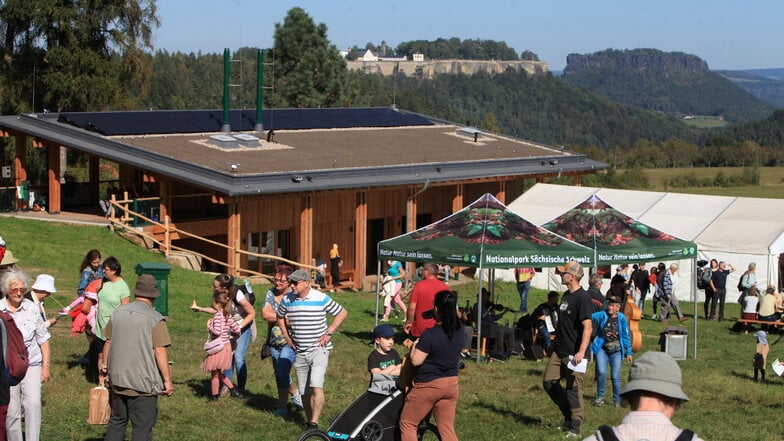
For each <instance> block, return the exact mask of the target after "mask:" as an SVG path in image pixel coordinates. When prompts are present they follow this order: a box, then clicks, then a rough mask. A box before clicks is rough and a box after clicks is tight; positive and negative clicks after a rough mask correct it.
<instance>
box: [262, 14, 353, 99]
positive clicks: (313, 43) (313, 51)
mask: <svg viewBox="0 0 784 441" xmlns="http://www.w3.org/2000/svg"><path fill="white" fill-rule="evenodd" d="M273 52H274V57H273V59H274V65H275V75H274V77H275V83H274V93H273V95H272V96H271V97H270V98H269V100H268V101H269V102H270V103H271V104H272V105H274V106H276V107H335V106H342V105H344V104H346V101H347V97H348V92H349V87H348V84H347V78H348V74H347V70H346V62H345V60H343V58H342V57H341V56H340V53H339V52H338V50H337V48H336V47H335V46H334V45H332V44H330V43H329V40H328V39H327V26H326V25H325V24H323V23H321V24H319V25H316V24H315V23H314V22H313V19H312V18H311V17H310V16H309V15H308V14H307V13H306V12H305V11H304V10H303V9H302V8H297V7H295V8H292V9H291V10H289V12H288V14H287V15H286V17H285V19H284V20H283V24H280V23H276V24H275V47H274V48H273Z"/></svg>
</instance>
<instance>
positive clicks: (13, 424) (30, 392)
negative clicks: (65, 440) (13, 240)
mask: <svg viewBox="0 0 784 441" xmlns="http://www.w3.org/2000/svg"><path fill="white" fill-rule="evenodd" d="M29 280H30V279H29V278H28V277H27V274H25V272H24V271H22V270H11V271H7V272H5V273H4V274H3V276H2V278H0V291H2V293H3V296H4V297H3V298H2V299H0V311H5V312H8V313H9V314H11V316H12V317H13V318H14V323H15V324H16V326H17V327H18V328H19V330H20V331H21V332H22V336H23V337H24V340H25V346H26V347H27V353H28V363H29V366H28V368H27V375H25V377H24V379H22V381H21V382H20V383H19V384H17V385H16V386H11V390H10V392H11V396H10V401H9V403H8V416H7V417H6V420H5V422H6V436H7V437H8V440H9V441H17V440H18V441H21V440H22V439H23V435H22V432H23V431H22V411H23V409H24V439H25V440H27V441H38V439H39V436H40V432H41V384H42V383H45V382H47V381H49V378H50V376H51V374H50V373H49V363H50V360H51V359H50V352H49V339H50V338H51V335H50V334H49V330H48V329H47V328H46V325H45V324H44V320H43V319H42V318H41V316H40V314H39V313H38V309H37V308H36V306H35V304H34V303H33V302H31V301H30V300H28V299H25V298H24V295H25V293H26V292H27V286H28V285H27V284H28V283H29Z"/></svg>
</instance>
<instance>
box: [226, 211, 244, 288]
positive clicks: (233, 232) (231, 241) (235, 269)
mask: <svg viewBox="0 0 784 441" xmlns="http://www.w3.org/2000/svg"><path fill="white" fill-rule="evenodd" d="M227 202H228V204H229V222H228V237H227V239H228V241H227V242H228V243H227V245H228V246H229V248H228V256H227V259H226V261H227V263H228V266H229V268H227V273H228V274H230V275H232V276H237V275H239V269H240V263H241V262H240V253H239V250H240V238H241V237H242V234H241V228H242V215H241V214H240V211H241V203H240V201H239V200H238V199H236V198H231V200H230V201H227Z"/></svg>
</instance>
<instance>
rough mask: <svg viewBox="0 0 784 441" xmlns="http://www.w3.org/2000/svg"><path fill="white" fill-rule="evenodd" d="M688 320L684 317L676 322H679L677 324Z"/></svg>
mask: <svg viewBox="0 0 784 441" xmlns="http://www.w3.org/2000/svg"><path fill="white" fill-rule="evenodd" d="M688 319H689V318H688V317H686V316H683V317H681V318H679V319H678V321H679V322H685V321H686V320H688Z"/></svg>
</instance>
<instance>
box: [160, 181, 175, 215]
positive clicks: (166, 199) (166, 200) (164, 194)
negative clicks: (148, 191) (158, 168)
mask: <svg viewBox="0 0 784 441" xmlns="http://www.w3.org/2000/svg"><path fill="white" fill-rule="evenodd" d="M158 197H160V198H161V202H160V205H159V206H158V210H159V214H158V217H159V219H165V218H166V216H168V215H169V207H171V202H172V199H171V181H169V179H168V178H161V179H159V180H158Z"/></svg>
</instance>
